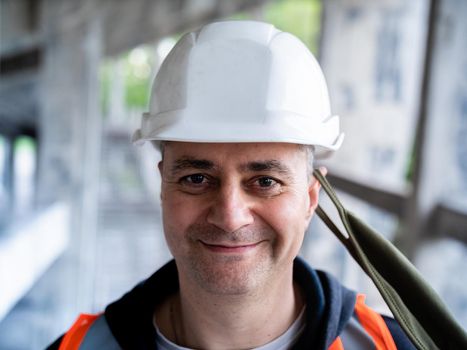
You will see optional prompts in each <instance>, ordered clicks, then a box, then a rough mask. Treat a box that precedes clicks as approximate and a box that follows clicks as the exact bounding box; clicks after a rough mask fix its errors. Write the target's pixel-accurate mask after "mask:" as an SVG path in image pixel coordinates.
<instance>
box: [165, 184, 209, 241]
mask: <svg viewBox="0 0 467 350" xmlns="http://www.w3.org/2000/svg"><path fill="white" fill-rule="evenodd" d="M161 205H162V221H163V225H164V231H165V233H166V238H167V241H168V242H169V241H175V242H177V241H178V240H179V239H180V238H181V237H182V236H183V235H184V233H185V232H186V229H187V228H188V227H189V226H190V225H191V224H193V223H194V222H196V221H197V220H198V219H199V217H200V215H201V214H202V210H201V206H200V205H199V203H198V201H196V197H190V196H186V195H181V194H180V193H177V192H175V191H173V192H168V191H167V192H163V194H162V202H161Z"/></svg>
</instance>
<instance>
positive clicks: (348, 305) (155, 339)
mask: <svg viewBox="0 0 467 350" xmlns="http://www.w3.org/2000/svg"><path fill="white" fill-rule="evenodd" d="M135 141H136V142H144V141H151V142H153V144H154V145H155V147H156V148H158V149H159V150H160V151H161V155H162V161H161V162H160V163H159V170H160V173H161V177H162V185H161V203H162V212H163V227H164V234H165V238H166V240H167V244H168V247H169V249H170V251H171V253H172V255H173V256H174V261H172V262H169V263H168V264H167V265H166V266H164V267H162V268H161V269H160V270H159V271H157V272H156V273H155V274H154V275H153V276H152V277H150V278H149V279H148V280H146V281H144V282H142V283H141V284H139V285H138V286H136V287H135V288H134V289H133V290H132V291H130V292H129V293H127V294H126V295H125V296H123V297H122V298H121V299H120V300H118V301H116V302H114V303H112V304H110V305H109V306H108V307H107V308H106V310H105V313H104V314H102V315H85V316H82V317H80V319H78V321H77V322H76V323H75V325H74V326H73V327H72V328H71V329H70V330H69V331H68V332H67V333H66V334H65V335H64V336H63V337H62V338H60V339H59V340H58V341H57V342H56V343H54V345H52V346H51V348H60V349H78V348H79V349H119V348H123V349H187V348H188V349H267V350H270V349H323V350H324V349H333V350H335V349H375V348H376V349H396V348H397V349H413V346H412V345H411V344H410V342H409V341H408V340H407V338H406V337H405V335H404V334H403V333H402V331H401V330H400V328H399V326H398V325H397V324H396V323H395V321H394V320H392V319H390V318H383V317H381V316H380V315H379V314H377V313H375V312H374V311H373V310H371V309H370V308H368V307H367V306H365V304H364V302H363V299H364V298H363V296H360V295H357V294H356V293H354V292H352V291H350V290H348V289H346V288H344V287H343V286H341V285H340V284H339V283H338V282H337V281H336V280H335V279H333V278H332V277H331V276H329V275H327V274H326V273H324V272H318V271H315V270H313V269H312V268H311V267H310V266H308V265H307V264H306V263H305V262H304V261H303V260H301V259H300V258H297V255H298V253H299V250H300V247H301V244H302V241H303V237H304V234H305V231H306V229H307V227H308V224H309V222H310V220H311V217H312V215H313V212H314V209H315V208H316V206H317V203H318V191H319V184H318V182H317V181H316V180H315V179H314V178H313V177H312V175H311V172H312V160H313V156H314V155H316V156H323V155H325V154H326V152H328V153H329V152H331V151H334V150H336V149H337V148H339V146H340V144H341V142H342V135H340V134H339V126H338V118H337V117H336V116H332V115H331V113H330V107H329V98H328V93H327V88H326V84H325V81H324V77H323V75H322V72H321V69H320V67H319V65H318V64H317V62H316V60H315V59H314V57H313V56H312V55H311V53H310V52H309V51H308V50H307V49H306V47H305V46H304V45H303V44H302V43H301V42H300V41H299V40H298V39H297V38H295V37H294V36H292V35H290V34H288V33H284V32H280V31H278V30H277V29H275V28H274V27H273V26H271V25H269V24H265V23H259V22H248V21H236V22H219V23H213V24H209V25H207V26H204V27H203V28H201V29H200V30H199V31H197V32H193V33H189V34H187V35H185V36H184V37H182V39H180V41H179V42H178V43H177V45H176V46H175V47H174V49H173V50H172V51H171V53H170V54H169V56H168V57H167V59H166V60H165V62H164V63H163V65H162V67H161V69H160V71H159V73H158V75H157V77H156V79H155V82H154V86H153V90H152V96H151V103H150V113H146V114H145V115H144V116H143V121H142V124H141V129H140V130H138V131H137V132H136V133H135Z"/></svg>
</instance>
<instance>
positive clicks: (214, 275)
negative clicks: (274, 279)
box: [190, 256, 270, 296]
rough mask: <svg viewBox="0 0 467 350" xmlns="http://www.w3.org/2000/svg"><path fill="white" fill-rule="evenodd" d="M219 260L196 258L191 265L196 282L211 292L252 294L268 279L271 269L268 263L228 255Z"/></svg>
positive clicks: (218, 293) (219, 293)
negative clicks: (203, 260) (204, 260)
mask: <svg viewBox="0 0 467 350" xmlns="http://www.w3.org/2000/svg"><path fill="white" fill-rule="evenodd" d="M216 260H217V261H215V262H214V261H209V262H207V261H206V262H202V261H200V260H195V261H193V262H192V264H190V265H191V268H190V269H191V275H192V276H193V277H194V282H195V283H196V284H197V285H198V286H199V287H201V288H202V289H204V290H205V291H206V292H208V293H210V294H216V295H232V296H233V295H244V294H251V293H254V291H255V290H256V289H257V288H258V287H259V286H261V285H264V281H265V280H267V276H268V275H269V271H270V269H269V268H268V266H269V264H267V263H261V262H260V263H258V262H257V261H245V260H244V259H242V258H238V257H235V256H228V257H225V258H224V259H216Z"/></svg>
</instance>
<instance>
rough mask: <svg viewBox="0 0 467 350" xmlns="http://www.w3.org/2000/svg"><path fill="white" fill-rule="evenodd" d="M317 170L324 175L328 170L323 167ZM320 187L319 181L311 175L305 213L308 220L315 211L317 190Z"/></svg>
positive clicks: (317, 196)
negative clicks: (306, 211) (307, 204)
mask: <svg viewBox="0 0 467 350" xmlns="http://www.w3.org/2000/svg"><path fill="white" fill-rule="evenodd" d="M319 170H320V171H321V174H323V175H324V176H326V174H327V172H328V170H327V169H326V168H325V167H320V168H319ZM320 188H321V184H320V183H319V181H318V180H317V179H316V178H315V177H314V176H311V179H310V183H309V185H308V196H309V207H308V213H307V219H308V220H310V219H311V217H312V215H313V213H314V212H315V209H316V207H317V206H318V199H319V190H320Z"/></svg>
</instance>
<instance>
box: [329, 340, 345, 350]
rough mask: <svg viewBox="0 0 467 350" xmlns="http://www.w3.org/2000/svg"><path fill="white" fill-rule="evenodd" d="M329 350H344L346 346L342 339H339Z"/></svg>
mask: <svg viewBox="0 0 467 350" xmlns="http://www.w3.org/2000/svg"><path fill="white" fill-rule="evenodd" d="M328 350H344V345H342V340H341V338H340V337H337V338H336V340H334V342H333V343H332V344H331V346H330V347H329V348H328Z"/></svg>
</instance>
